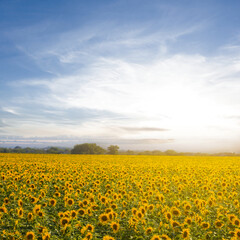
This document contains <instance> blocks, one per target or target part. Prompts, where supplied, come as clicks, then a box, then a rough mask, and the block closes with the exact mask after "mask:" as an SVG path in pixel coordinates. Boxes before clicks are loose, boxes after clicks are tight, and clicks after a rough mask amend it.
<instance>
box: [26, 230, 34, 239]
mask: <svg viewBox="0 0 240 240" xmlns="http://www.w3.org/2000/svg"><path fill="white" fill-rule="evenodd" d="M25 238H26V239H27V240H33V239H35V234H34V232H27V233H26V236H25Z"/></svg>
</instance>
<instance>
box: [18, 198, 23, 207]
mask: <svg viewBox="0 0 240 240" xmlns="http://www.w3.org/2000/svg"><path fill="white" fill-rule="evenodd" d="M18 206H19V207H22V206H23V201H22V200H21V199H19V200H18Z"/></svg>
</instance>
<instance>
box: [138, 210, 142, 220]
mask: <svg viewBox="0 0 240 240" xmlns="http://www.w3.org/2000/svg"><path fill="white" fill-rule="evenodd" d="M136 215H137V217H138V219H141V218H142V217H143V214H142V212H140V211H138V212H137V214H136Z"/></svg>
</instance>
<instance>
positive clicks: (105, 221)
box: [99, 213, 109, 224]
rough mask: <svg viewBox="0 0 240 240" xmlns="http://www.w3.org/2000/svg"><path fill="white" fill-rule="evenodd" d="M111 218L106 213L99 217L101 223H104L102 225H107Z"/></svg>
mask: <svg viewBox="0 0 240 240" xmlns="http://www.w3.org/2000/svg"><path fill="white" fill-rule="evenodd" d="M108 220H109V218H108V215H107V214H105V213H102V214H101V215H100V216H99V221H100V222H101V223H102V224H106V223H107V222H108Z"/></svg>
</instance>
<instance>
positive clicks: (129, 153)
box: [126, 150, 134, 155]
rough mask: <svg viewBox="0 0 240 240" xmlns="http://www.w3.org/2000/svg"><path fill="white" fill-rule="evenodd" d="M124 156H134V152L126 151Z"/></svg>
mask: <svg viewBox="0 0 240 240" xmlns="http://www.w3.org/2000/svg"><path fill="white" fill-rule="evenodd" d="M126 154H127V155H133V154H134V151H132V150H127V151H126Z"/></svg>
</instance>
